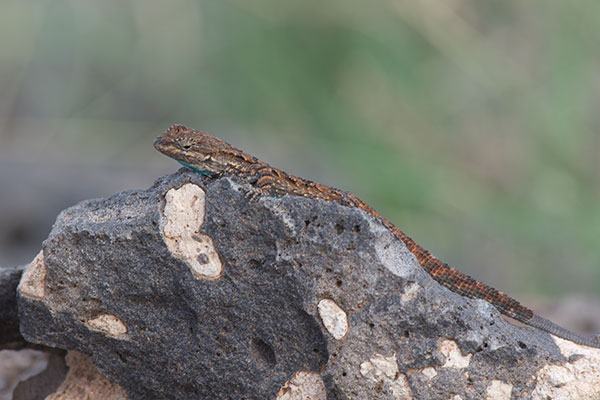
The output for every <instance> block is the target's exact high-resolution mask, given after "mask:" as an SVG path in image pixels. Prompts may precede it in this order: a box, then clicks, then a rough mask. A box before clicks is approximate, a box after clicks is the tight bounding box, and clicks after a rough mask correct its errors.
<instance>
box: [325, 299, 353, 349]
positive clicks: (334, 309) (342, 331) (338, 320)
mask: <svg viewBox="0 0 600 400" xmlns="http://www.w3.org/2000/svg"><path fill="white" fill-rule="evenodd" d="M317 308H318V309H319V315H320V316H321V320H323V325H325V328H326V329H327V331H329V333H330V334H331V336H333V337H334V338H336V339H337V340H340V339H343V338H344V337H345V336H346V335H347V334H348V328H349V325H348V316H347V315H346V313H345V312H344V310H342V309H341V307H340V306H338V305H337V304H336V303H335V302H334V301H333V300H330V299H323V300H321V301H320V302H319V305H318V306H317Z"/></svg>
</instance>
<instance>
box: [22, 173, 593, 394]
mask: <svg viewBox="0 0 600 400" xmlns="http://www.w3.org/2000/svg"><path fill="white" fill-rule="evenodd" d="M250 198H252V196H247V187H246V186H244V185H240V184H239V183H236V182H234V181H232V180H230V179H228V178H223V179H211V178H208V177H205V176H202V175H199V174H195V173H192V172H189V171H185V170H180V171H179V172H177V173H175V174H173V175H170V176H167V177H165V178H162V179H160V180H158V181H157V182H156V184H155V185H154V186H153V187H152V188H150V189H148V190H147V191H130V192H123V193H119V194H116V195H115V196H113V197H111V198H108V199H101V200H90V201H86V202H83V203H80V204H78V205H76V206H74V207H72V208H70V209H68V210H65V211H64V212H63V213H61V215H60V216H59V217H58V219H57V222H56V224H55V225H54V228H53V230H52V233H51V234H50V236H49V238H48V239H47V240H46V241H45V242H44V244H43V249H42V252H41V254H40V255H38V257H36V260H35V262H33V263H32V265H31V267H30V268H32V270H33V271H32V272H31V273H29V274H28V275H27V276H28V278H27V279H26V277H25V276H24V278H23V279H22V281H21V284H20V287H19V311H20V315H21V331H22V333H23V335H24V337H25V338H26V339H27V340H29V341H32V342H36V343H43V344H45V345H48V346H55V347H59V348H62V349H70V350H77V351H79V352H82V353H84V354H87V355H88V356H89V357H90V360H91V361H92V362H93V364H94V365H95V366H96V367H97V368H98V369H99V370H100V371H101V372H102V373H103V374H105V375H106V376H107V377H108V378H110V379H111V380H112V381H113V382H115V383H117V384H118V385H120V386H121V387H122V388H123V389H124V390H125V391H126V392H127V395H128V396H129V398H130V399H165V398H169V399H199V398H202V399H204V398H206V399H242V398H243V399H290V400H291V399H301V398H305V399H308V398H311V399H325V398H327V399H330V400H331V399H410V398H414V399H440V398H460V399H482V398H488V399H508V398H513V399H516V398H519V399H521V398H545V396H551V397H552V398H595V397H594V396H596V397H598V396H600V351H599V350H597V349H589V348H586V347H582V346H577V345H574V344H572V343H568V342H565V341H562V340H559V339H554V340H553V338H552V337H551V336H550V335H547V334H544V333H542V332H540V331H537V330H535V329H532V328H521V327H515V326H513V325H511V324H509V323H508V322H506V321H505V320H503V319H502V318H500V315H499V313H498V312H496V310H495V309H494V308H493V307H492V306H490V305H489V304H487V303H486V302H484V301H481V300H469V299H466V298H463V297H460V296H458V295H456V294H454V293H452V292H450V291H448V290H446V289H445V288H443V287H441V286H439V285H438V284H437V283H435V282H434V281H433V280H432V279H431V278H430V277H429V276H428V275H427V274H426V273H425V272H424V271H423V270H422V269H421V268H420V267H419V266H418V264H417V263H416V260H415V259H414V257H413V256H412V254H411V253H410V252H408V251H407V249H406V247H405V246H404V244H403V243H402V242H401V241H400V240H398V239H397V238H395V237H394V236H393V235H392V234H391V233H390V232H389V231H387V230H386V229H384V228H383V227H381V226H380V225H379V224H377V223H376V222H374V221H373V220H372V219H371V218H369V217H368V216H367V215H365V214H364V213H363V212H362V211H359V210H356V209H351V208H346V207H342V206H339V205H337V204H332V203H326V202H323V201H315V200H310V199H304V198H299V197H289V196H285V197H283V198H280V199H272V198H265V197H263V198H258V199H253V200H250ZM303 396H304V397H303ZM561 396H564V397H561Z"/></svg>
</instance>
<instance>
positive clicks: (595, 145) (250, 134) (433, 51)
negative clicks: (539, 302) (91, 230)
mask: <svg viewBox="0 0 600 400" xmlns="http://www.w3.org/2000/svg"><path fill="white" fill-rule="evenodd" d="M0 27H1V28H0V29H1V31H2V34H1V35H0V168H1V169H2V171H0V188H1V189H0V191H2V192H3V194H0V201H2V203H1V204H0V208H1V210H0V213H2V215H3V216H2V217H0V225H1V226H2V227H3V228H1V229H2V236H1V237H0V240H1V241H2V243H3V247H2V249H3V252H4V257H1V256H0V264H1V263H5V264H6V263H24V262H28V261H30V260H31V259H32V258H33V256H34V255H35V253H36V252H37V249H39V246H40V242H41V240H43V239H44V238H45V237H46V235H47V234H48V232H49V230H50V226H51V223H52V221H53V220H54V218H55V217H56V213H57V212H58V211H60V210H61V209H62V208H65V207H67V206H69V205H71V204H73V203H74V202H76V201H78V200H81V199H84V198H86V197H91V196H107V195H110V194H112V193H114V192H116V191H118V190H124V189H127V188H145V187H147V186H149V185H151V183H152V181H153V180H154V179H155V178H157V177H158V176H160V175H162V174H165V173H168V172H172V171H175V170H176V169H177V168H178V164H176V163H175V162H174V161H172V160H169V159H167V158H166V157H164V156H162V155H161V154H159V153H158V152H156V151H155V150H154V149H153V148H152V140H153V139H154V137H156V136H157V135H159V134H160V133H161V132H162V131H163V130H165V129H166V128H167V127H168V126H169V125H170V124H171V123H174V122H180V123H184V124H187V125H188V126H191V127H195V128H199V129H203V130H206V131H208V132H211V133H213V134H215V135H218V136H220V137H222V138H224V139H225V140H227V141H229V142H231V143H233V144H234V145H236V146H237V147H240V148H242V149H244V150H245V151H247V152H249V153H252V154H254V155H256V156H258V157H260V158H262V159H264V160H265V161H267V162H269V163H271V164H272V165H274V166H277V167H279V168H281V169H283V170H285V171H288V172H291V173H294V174H296V175H301V176H304V177H307V178H310V179H313V180H317V181H319V182H321V183H325V184H328V185H331V186H335V187H338V188H341V189H344V190H349V191H351V192H353V193H355V194H356V195H358V196H359V197H360V198H362V199H363V200H365V201H366V202H367V203H369V204H371V205H372V206H373V207H374V208H376V209H377V210H379V211H380V212H381V213H382V214H383V215H385V216H387V217H388V218H389V219H390V220H391V221H392V222H393V223H394V224H395V225H397V226H398V227H399V228H400V229H402V230H404V231H405V232H407V233H408V234H409V235H410V236H412V237H413V238H414V239H416V240H417V241H418V242H419V243H421V244H422V245H423V246H424V247H426V248H428V249H429V250H430V251H432V252H433V253H434V254H436V255H437V256H438V257H439V258H441V259H443V260H445V261H447V262H448V263H451V264H453V265H455V266H458V267H459V269H461V270H462V271H463V272H466V273H469V274H471V275H473V276H475V277H477V278H479V279H482V280H484V281H486V282H488V283H490V284H492V285H494V286H496V287H498V288H501V289H503V290H504V291H507V292H511V293H521V294H523V293H527V294H532V295H533V294H541V295H547V296H560V295H564V294H566V293H585V294H588V295H595V296H598V295H600V172H599V171H600V168H599V167H600V132H599V130H600V112H599V110H598V105H599V102H600V3H599V2H597V1H593V0H582V1H578V2H575V3H573V2H564V1H560V0H544V1H542V0H535V1H527V2H523V1H517V0H503V1H475V0H450V1H438V2H434V1H421V2H414V1H408V0H406V1H402V0H384V1H380V2H365V1H348V0H346V1H339V0H333V1H332V0H330V1H327V2H323V1H313V0H304V1H301V2H282V1H274V0H271V1H269V0H237V1H235V0H214V1H188V0H171V1H168V2H159V1H149V0H144V1H141V0H132V1H117V0H103V1H96V2H85V1H61V0H55V1H51V2H48V1H6V0H4V1H2V2H0ZM40 210H43V215H41V214H42V211H40ZM16 248H19V249H22V250H23V251H22V252H20V253H18V254H15V253H14V251H13V250H14V249H16Z"/></svg>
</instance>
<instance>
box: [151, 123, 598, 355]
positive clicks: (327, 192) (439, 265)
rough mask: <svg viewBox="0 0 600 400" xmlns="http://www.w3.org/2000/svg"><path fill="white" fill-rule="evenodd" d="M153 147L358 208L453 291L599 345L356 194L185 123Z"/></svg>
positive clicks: (192, 163) (262, 188) (203, 168)
mask: <svg viewBox="0 0 600 400" xmlns="http://www.w3.org/2000/svg"><path fill="white" fill-rule="evenodd" d="M154 147H155V148H156V149H157V150H158V151H160V152H162V153H164V154H166V155H167V156H169V157H171V158H174V159H175V160H177V161H179V162H180V163H181V164H183V165H184V166H186V167H187V168H189V169H191V170H193V171H196V172H198V173H201V174H205V175H211V176H222V175H226V176H234V177H237V178H243V179H244V180H246V181H249V182H250V183H251V184H252V186H253V190H255V191H256V192H257V193H258V194H264V195H267V196H271V197H276V198H277V197H281V196H284V195H296V196H303V197H307V198H311V199H318V200H324V201H329V202H336V203H339V204H341V205H344V206H348V207H356V208H359V209H361V210H363V211H364V212H366V213H367V214H369V215H370V216H372V217H373V218H375V219H376V220H377V221H379V222H380V223H381V224H383V225H384V226H385V227H386V228H388V229H389V230H390V231H392V233H393V234H394V235H395V236H396V237H398V238H399V239H400V240H402V241H403V242H404V243H405V244H406V246H407V247H408V249H409V250H410V252H411V253H413V254H414V255H415V257H416V259H417V261H418V262H419V265H420V266H421V267H422V268H423V269H424V270H425V271H427V273H429V275H431V277H432V278H433V279H435V280H436V281H437V282H438V283H440V284H441V285H443V286H445V287H446V288H448V289H450V290H451V291H453V292H455V293H458V294H460V295H462V296H466V297H469V298H477V299H483V300H486V301H487V302H489V303H491V304H492V305H493V306H494V307H496V308H497V309H498V310H499V311H500V312H501V313H502V314H504V315H506V316H508V317H511V318H513V319H515V320H517V321H519V322H522V323H524V324H526V325H529V326H532V327H535V328H538V329H541V330H543V331H545V332H548V333H551V334H553V335H556V336H558V337H561V338H563V339H567V340H570V341H572V342H575V343H579V344H582V345H586V346H591V347H597V348H600V340H598V339H596V338H594V337H584V336H581V335H578V334H576V333H574V332H571V331H569V330H567V329H565V328H563V327H560V326H558V325H556V324H555V323H553V322H552V321H549V320H547V319H545V318H543V317H540V316H539V315H536V314H534V313H533V311H531V310H530V309H528V308H527V307H525V306H523V305H521V304H520V303H519V302H518V301H516V300H514V299H513V298H511V297H509V296H507V295H506V294H504V293H502V292H500V291H498V290H496V289H494V288H492V287H490V286H488V285H486V284H485V283H482V282H479V281H477V280H475V279H473V278H471V277H470V276H468V275H465V274H463V273H461V272H460V271H458V270H456V269H455V268H452V267H450V266H449V265H448V264H446V263H444V262H442V261H440V260H438V259H437V258H436V257H434V256H433V255H432V254H430V253H429V252H428V251H427V250H425V249H424V248H422V247H421V246H420V245H418V244H417V243H416V242H415V241H414V240H412V239H411V238H410V237H408V235H406V234H405V233H404V232H402V231H400V230H399V229H398V228H396V227H395V226H394V225H392V223H391V222H389V221H388V220H387V219H385V218H384V217H383V216H381V215H380V214H379V213H377V212H376V211H375V210H374V209H373V208H371V207H370V206H369V205H367V204H366V203H364V202H362V201H361V200H359V199H358V198H357V197H356V196H354V195H353V194H351V193H348V192H344V191H341V190H338V189H335V188H332V187H329V186H325V185H321V184H319V183H316V182H311V181H309V180H307V179H303V178H299V177H296V176H293V175H290V174H288V173H286V172H283V171H281V170H279V169H277V168H274V167H271V166H270V165H269V164H267V163H265V162H263V161H261V160H259V159H257V158H256V157H253V156H251V155H249V154H246V153H244V152H243V151H241V150H238V149H237V148H235V147H233V146H232V145H230V144H229V143H226V142H225V141H223V140H221V139H219V138H217V137H215V136H212V135H210V134H208V133H205V132H201V131H198V130H195V129H188V128H187V127H185V126H183V125H177V124H176V125H173V126H171V127H170V128H169V129H168V130H167V131H166V132H165V133H164V134H163V135H161V136H159V137H158V138H156V140H155V141H154Z"/></svg>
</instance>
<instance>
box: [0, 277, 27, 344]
mask: <svg viewBox="0 0 600 400" xmlns="http://www.w3.org/2000/svg"><path fill="white" fill-rule="evenodd" d="M24 268H25V266H20V267H14V268H0V349H20V348H23V347H24V346H25V345H26V342H25V339H23V337H22V336H21V333H20V332H19V315H18V313H17V285H18V284H19V280H20V279H21V274H22V273H23V269H24Z"/></svg>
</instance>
